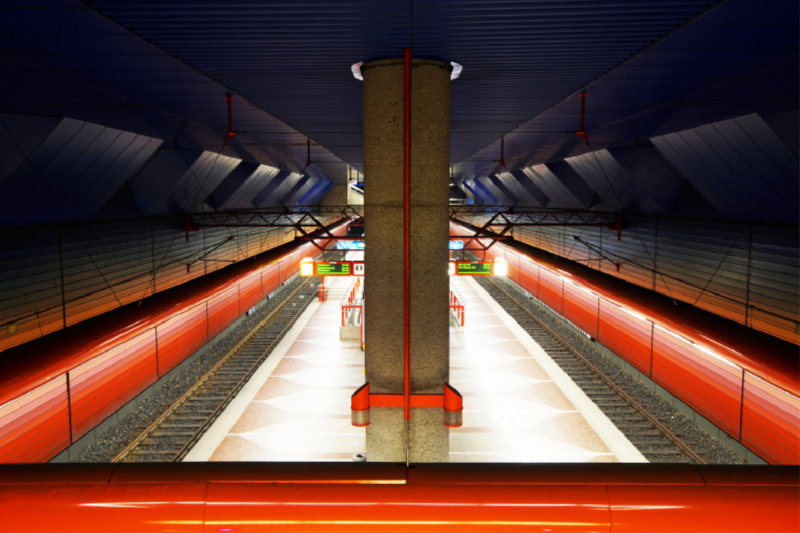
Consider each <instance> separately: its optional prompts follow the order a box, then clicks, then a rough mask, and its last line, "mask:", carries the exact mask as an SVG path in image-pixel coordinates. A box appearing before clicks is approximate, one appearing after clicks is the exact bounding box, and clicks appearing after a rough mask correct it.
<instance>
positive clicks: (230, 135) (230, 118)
mask: <svg viewBox="0 0 800 533" xmlns="http://www.w3.org/2000/svg"><path fill="white" fill-rule="evenodd" d="M225 100H226V101H227V102H228V133H226V134H225V142H228V141H230V140H231V139H233V138H234V137H236V132H235V131H233V115H232V113H231V102H232V101H233V96H230V95H228V96H226V97H225Z"/></svg>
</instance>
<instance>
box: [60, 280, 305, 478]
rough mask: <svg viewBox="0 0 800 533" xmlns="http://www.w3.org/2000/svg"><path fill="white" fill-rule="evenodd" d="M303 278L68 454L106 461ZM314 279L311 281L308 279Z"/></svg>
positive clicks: (285, 287)
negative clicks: (84, 445) (92, 439)
mask: <svg viewBox="0 0 800 533" xmlns="http://www.w3.org/2000/svg"><path fill="white" fill-rule="evenodd" d="M303 281H304V278H300V277H299V276H298V277H295V278H294V279H292V280H290V281H289V282H288V283H287V284H286V285H283V286H282V287H281V288H280V289H278V290H277V291H275V294H274V295H273V297H272V298H270V299H269V300H268V301H267V303H265V304H264V305H263V306H262V307H260V308H259V309H257V310H256V312H255V313H253V314H252V315H250V316H247V317H243V319H242V322H241V323H240V324H239V325H238V326H236V327H235V328H234V329H233V330H231V331H229V332H228V333H227V334H225V335H224V337H223V338H221V339H219V340H218V341H217V342H216V344H214V345H213V346H212V347H211V348H210V349H208V350H207V351H206V352H205V353H203V354H200V355H199V356H198V357H197V358H196V359H195V360H194V361H192V363H191V364H189V365H187V366H186V367H185V368H184V369H183V370H181V371H180V372H179V373H178V374H177V375H175V377H173V378H172V379H170V380H169V381H167V382H166V383H164V384H162V385H161V386H160V387H159V388H158V390H156V391H155V392H154V393H153V395H152V396H150V397H149V398H147V399H146V400H144V401H143V402H142V403H141V404H140V405H139V406H137V407H136V409H134V410H133V411H131V412H130V413H128V414H127V415H126V416H124V417H123V418H121V419H120V420H119V422H117V423H116V424H114V425H113V426H111V427H110V428H109V429H107V430H106V431H105V432H103V433H102V434H101V435H100V436H99V437H98V438H97V440H96V441H95V442H94V443H92V444H91V445H89V446H88V447H87V448H86V449H85V450H84V451H83V452H81V453H80V454H79V455H77V456H76V457H74V458H72V460H71V461H70V462H73V463H108V462H110V461H111V460H112V459H113V458H114V457H116V456H117V454H119V453H120V452H121V451H122V450H123V449H125V447H126V446H127V445H128V444H130V443H131V442H133V441H134V440H135V439H136V438H137V437H138V436H139V435H140V434H141V433H142V431H144V430H145V429H146V428H147V427H149V426H150V424H152V423H153V422H154V421H155V420H156V419H157V418H158V417H159V416H161V415H162V414H163V413H164V412H165V411H166V410H167V409H169V408H170V407H171V406H172V404H174V403H175V402H176V401H177V400H178V399H179V398H181V397H182V396H183V395H184V394H186V392H187V391H188V390H189V389H191V388H192V387H193V386H194V385H195V384H197V382H198V381H199V380H200V379H201V378H202V377H203V376H204V375H206V373H208V371H209V370H211V368H212V367H213V366H214V365H215V364H217V362H219V360H220V359H221V358H222V357H224V356H225V355H226V354H227V353H228V352H229V351H230V350H231V349H232V348H234V347H235V346H236V345H237V344H238V343H239V342H240V341H241V340H242V339H243V338H244V337H245V336H246V335H247V334H248V333H250V332H251V331H252V330H253V328H255V327H256V326H257V325H258V324H259V323H260V322H261V321H262V320H264V318H266V316H267V315H269V314H270V313H271V312H272V311H273V310H274V309H275V308H276V307H277V306H278V305H280V304H281V303H282V302H283V300H285V299H286V297H288V296H289V295H290V294H292V292H293V291H294V290H295V289H296V288H297V287H298V286H299V285H300V284H302V283H303ZM311 283H315V281H313V280H312V281H311Z"/></svg>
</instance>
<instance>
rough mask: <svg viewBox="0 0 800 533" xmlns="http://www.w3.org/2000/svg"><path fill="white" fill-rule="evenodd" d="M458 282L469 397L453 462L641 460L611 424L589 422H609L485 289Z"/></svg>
mask: <svg viewBox="0 0 800 533" xmlns="http://www.w3.org/2000/svg"><path fill="white" fill-rule="evenodd" d="M451 279H452V284H453V285H454V286H455V287H456V288H457V290H458V291H459V292H460V293H461V295H462V296H463V297H464V299H465V300H466V302H467V306H466V307H467V313H466V323H465V327H463V328H461V327H451V328H450V383H451V384H452V385H453V386H454V387H456V388H457V389H458V390H459V391H460V392H461V394H462V395H463V396H464V425H463V426H462V427H460V428H457V429H452V430H450V461H451V462H619V461H621V460H622V461H626V460H628V461H630V460H639V459H640V458H641V456H640V455H639V454H638V452H636V451H635V449H633V446H632V445H630V443H628V442H627V440H626V439H624V437H622V435H621V434H619V435H614V432H616V433H619V432H618V431H616V428H613V426H612V425H611V423H610V421H608V420H607V419H606V422H607V424H602V423H601V424H597V423H595V427H593V426H592V424H590V423H589V422H588V421H587V417H588V416H595V415H597V414H600V416H602V414H601V413H599V412H598V413H595V412H592V411H591V410H590V411H589V412H588V413H587V412H583V411H584V410H585V407H587V406H586V405H583V403H584V402H582V400H584V399H585V400H586V401H588V398H586V397H585V395H583V393H582V392H580V391H579V390H578V389H577V387H576V386H575V385H574V383H572V381H571V380H570V379H569V378H568V377H567V376H566V375H565V374H564V373H563V372H562V371H561V370H560V369H559V368H558V367H557V366H556V365H555V363H553V362H552V360H551V359H549V357H547V355H546V354H545V353H544V351H542V350H541V348H539V346H538V345H536V344H535V342H533V340H532V339H531V338H530V336H528V335H527V334H525V333H524V332H522V330H521V328H520V327H519V325H517V324H516V323H515V322H514V321H513V319H511V317H510V316H509V315H508V314H507V313H505V312H504V311H502V309H500V307H499V306H498V305H497V304H496V303H495V302H494V301H493V300H492V299H491V297H490V296H489V295H488V294H487V293H486V292H485V291H484V290H483V289H481V288H480V286H479V285H478V284H477V283H475V282H474V281H473V280H471V279H469V278H465V277H454V278H451ZM548 363H549V364H548ZM545 366H546V367H548V368H545ZM569 386H571V389H568V387H569ZM565 389H567V390H565ZM581 396H582V397H583V398H581ZM576 403H578V404H579V405H578V406H576V405H575V404H576ZM589 403H591V402H590V401H589ZM591 407H593V405H592V406H591ZM595 409H596V408H595ZM603 418H605V417H603ZM593 422H597V421H595V420H593ZM600 422H602V421H600ZM609 426H610V427H609ZM598 432H599V433H598ZM601 434H602V437H601ZM615 437H616V438H615ZM619 438H621V440H622V441H624V442H619V440H620V439H619ZM607 441H611V442H607ZM625 444H628V446H627V447H626V446H625ZM612 447H613V448H614V449H613V450H612ZM628 448H630V449H628ZM631 452H633V453H631Z"/></svg>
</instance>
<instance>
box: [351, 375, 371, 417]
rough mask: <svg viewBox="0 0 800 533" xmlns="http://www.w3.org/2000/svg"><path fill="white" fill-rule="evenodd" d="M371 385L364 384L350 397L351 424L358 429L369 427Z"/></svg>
mask: <svg viewBox="0 0 800 533" xmlns="http://www.w3.org/2000/svg"><path fill="white" fill-rule="evenodd" d="M369 408H370V403H369V383H364V384H363V385H361V387H359V389H358V390H357V391H355V392H354V393H353V395H352V396H350V422H351V423H352V424H353V425H354V426H355V427H357V428H361V427H367V426H368V425H369Z"/></svg>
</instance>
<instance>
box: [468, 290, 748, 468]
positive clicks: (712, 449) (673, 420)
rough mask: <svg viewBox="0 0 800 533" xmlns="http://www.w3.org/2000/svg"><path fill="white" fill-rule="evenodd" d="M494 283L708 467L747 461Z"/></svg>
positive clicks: (519, 295) (525, 299) (523, 298)
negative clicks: (683, 443) (670, 432)
mask: <svg viewBox="0 0 800 533" xmlns="http://www.w3.org/2000/svg"><path fill="white" fill-rule="evenodd" d="M494 280H495V281H496V282H498V283H500V285H501V286H502V287H503V288H504V289H505V290H506V291H507V292H508V293H509V294H511V295H512V296H513V297H514V299H516V300H517V301H518V302H520V303H522V304H523V305H524V306H525V308H526V309H527V310H529V311H530V312H531V313H533V315H534V316H535V317H536V318H538V319H540V320H541V321H542V322H544V323H545V324H546V325H547V326H548V327H550V328H551V329H553V330H554V331H556V332H557V333H558V335H560V336H561V337H562V338H563V339H564V340H566V341H568V342H569V344H570V345H571V346H572V347H573V348H574V349H575V350H576V351H577V352H579V353H580V354H581V355H583V356H584V357H586V358H587V359H588V360H589V361H590V362H591V363H592V364H593V365H595V366H596V367H597V368H598V369H600V371H601V372H603V373H604V374H605V375H606V376H608V377H609V378H611V380H612V381H613V382H614V383H615V384H616V385H618V386H619V387H620V388H622V389H623V390H624V391H625V392H626V393H627V394H628V395H630V396H631V397H632V398H633V399H634V400H636V401H637V402H639V403H640V404H641V405H642V406H643V407H644V408H645V409H647V410H648V412H650V413H651V414H652V415H654V416H655V417H656V418H658V420H659V421H660V422H661V423H662V424H664V425H665V426H666V427H668V428H669V429H670V430H671V431H672V432H673V433H675V434H678V435H681V438H682V440H683V441H684V442H685V443H687V444H688V445H689V446H690V447H691V449H692V450H693V451H694V452H695V453H698V454H701V455H702V456H703V458H704V460H705V461H706V462H707V463H709V464H744V463H745V462H744V459H743V458H742V457H741V456H740V455H739V454H737V453H736V452H734V451H733V450H731V449H730V448H729V447H727V446H725V444H723V443H722V442H720V441H719V440H718V439H716V438H715V437H714V436H713V435H711V434H709V433H708V432H706V431H704V430H703V429H701V428H700V427H698V426H697V425H696V424H695V423H694V422H693V421H691V420H689V419H688V418H686V417H685V416H684V415H683V414H682V413H680V412H679V411H677V410H676V409H675V408H674V407H673V406H672V405H670V404H669V403H668V402H667V401H666V400H664V399H663V398H661V397H660V396H658V395H657V394H656V393H654V392H653V391H651V390H650V389H649V388H647V387H646V386H645V385H644V384H643V383H641V382H639V381H636V380H634V379H633V378H632V377H631V376H630V375H629V374H628V373H626V372H625V371H623V370H622V369H621V368H620V367H619V366H617V365H616V364H614V363H613V362H612V361H610V360H609V359H606V358H605V357H603V355H602V354H601V353H600V352H599V351H598V350H597V349H596V348H595V347H593V346H592V345H593V344H594V342H593V341H592V340H590V339H589V338H588V337H586V336H585V335H583V334H582V333H580V332H578V331H577V330H576V329H575V328H573V327H572V326H570V325H569V324H567V323H565V322H564V321H563V320H561V319H559V318H557V317H556V316H555V315H554V314H553V313H552V312H551V311H548V310H547V309H545V307H544V306H543V305H540V304H538V303H536V302H535V301H533V300H532V299H531V298H529V295H528V294H527V293H526V292H525V291H523V290H522V289H520V288H519V286H517V285H516V284H514V283H512V282H510V281H508V280H506V279H502V278H494ZM477 281H478V283H479V284H481V285H482V286H486V285H487V284H489V283H491V282H489V281H488V280H483V279H480V278H477Z"/></svg>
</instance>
